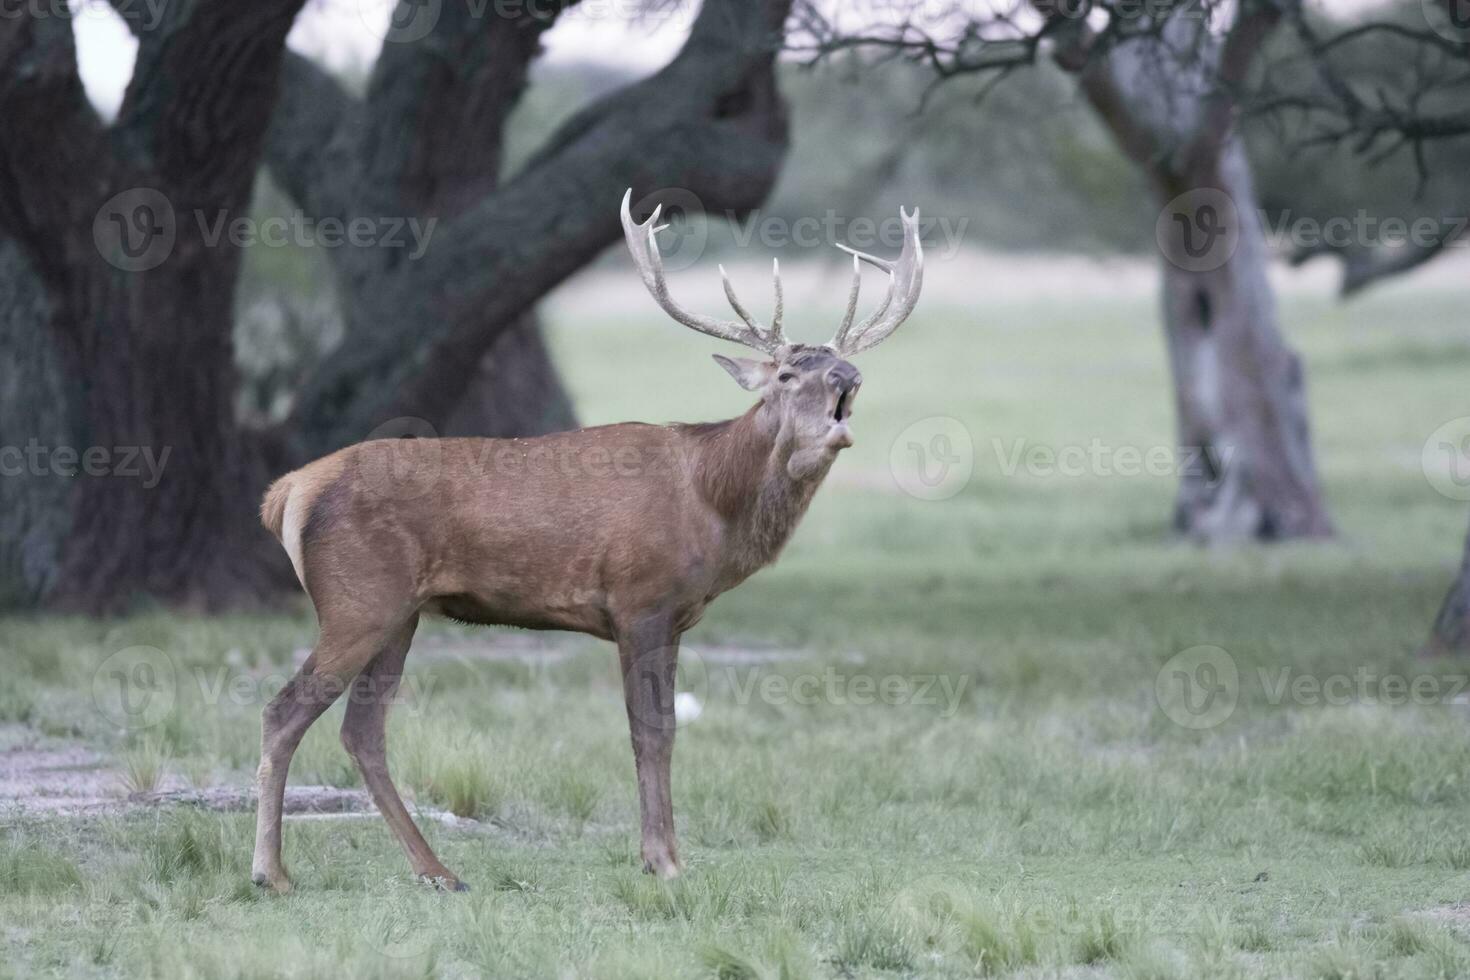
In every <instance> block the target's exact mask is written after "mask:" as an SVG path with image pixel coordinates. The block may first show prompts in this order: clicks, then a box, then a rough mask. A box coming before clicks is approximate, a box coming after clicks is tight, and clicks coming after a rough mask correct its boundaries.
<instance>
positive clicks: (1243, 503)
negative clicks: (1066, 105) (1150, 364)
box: [1058, 5, 1332, 542]
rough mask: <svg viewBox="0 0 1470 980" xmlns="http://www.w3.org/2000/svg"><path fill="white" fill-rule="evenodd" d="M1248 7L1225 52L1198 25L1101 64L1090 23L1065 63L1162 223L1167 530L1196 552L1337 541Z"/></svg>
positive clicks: (1124, 48)
mask: <svg viewBox="0 0 1470 980" xmlns="http://www.w3.org/2000/svg"><path fill="white" fill-rule="evenodd" d="M1275 16H1276V15H1275V12H1274V10H1273V9H1272V8H1269V7H1261V6H1249V5H1244V6H1243V7H1242V10H1241V12H1240V14H1239V15H1238V17H1237V20H1236V22H1235V24H1234V25H1233V26H1232V28H1231V30H1230V32H1229V33H1228V35H1227V36H1226V38H1225V39H1224V41H1223V42H1221V41H1217V40H1216V39H1214V38H1213V37H1211V36H1210V35H1208V34H1207V33H1206V34H1202V33H1199V32H1201V31H1203V30H1204V27H1203V22H1202V21H1200V20H1199V19H1198V18H1191V17H1173V18H1170V19H1169V21H1168V22H1167V23H1166V25H1165V27H1164V30H1163V32H1162V35H1161V36H1160V37H1156V38H1155V37H1139V38H1135V39H1130V40H1128V41H1124V42H1121V43H1117V44H1115V45H1114V46H1112V47H1110V48H1108V49H1106V50H1104V51H1098V50H1095V49H1092V48H1089V46H1088V45H1089V44H1096V43H1099V42H1097V41H1096V39H1094V38H1092V37H1091V36H1090V35H1089V34H1088V33H1087V28H1086V26H1085V25H1072V26H1071V30H1072V32H1073V33H1072V35H1071V37H1070V38H1069V39H1068V40H1067V42H1066V43H1064V44H1063V45H1062V47H1061V48H1060V51H1059V56H1058V60H1059V61H1060V62H1061V64H1062V65H1063V67H1066V68H1069V69H1071V70H1075V71H1076V72H1077V73H1078V79H1079V82H1080V84H1081V86H1082V89H1083V92H1084V94H1085V95H1086V96H1087V98H1088V101H1089V102H1090V103H1091V104H1092V106H1093V108H1094V110H1095V111H1096V112H1097V114H1098V116H1099V118H1100V119H1101V120H1102V121H1103V123H1104V124H1105V125H1106V126H1107V127H1108V129H1109V130H1110V131H1111V132H1112V134H1113V136H1114V138H1115V139H1116V140H1117V142H1118V145H1119V146H1120V147H1121V148H1122V150H1123V151H1124V152H1125V153H1126V154H1127V155H1128V156H1129V157H1130V158H1131V159H1132V160H1133V161H1134V162H1135V163H1136V164H1138V166H1139V167H1140V168H1142V169H1143V170H1144V172H1145V173H1146V174H1147V175H1148V177H1149V180H1150V183H1151V184H1152V186H1153V187H1154V189H1155V191H1156V193H1157V195H1158V203H1159V205H1160V207H1161V208H1162V209H1163V213H1162V215H1161V218H1160V226H1159V228H1160V234H1159V239H1160V242H1159V244H1160V248H1161V252H1162V254H1163V264H1162V268H1163V279H1164V289H1163V310H1164V329H1165V335H1166V337H1167V339H1168V345H1169V362H1170V367H1171V369H1172V374H1173V381H1174V404H1175V409H1176V413H1177V420H1178V431H1179V442H1180V449H1181V450H1182V453H1181V467H1182V472H1181V474H1180V484H1179V493H1178V497H1177V501H1176V506H1175V514H1174V523H1175V526H1176V527H1177V528H1178V529H1179V530H1180V531H1181V532H1183V533H1185V534H1188V535H1190V536H1192V537H1195V538H1197V539H1199V540H1203V541H1211V542H1214V541H1228V540H1235V539H1242V538H1257V539H1276V538H1290V537H1310V536H1317V535H1326V534H1331V533H1332V525H1331V522H1330V521H1329V520H1328V517H1327V513H1326V509H1325V507H1324V506H1323V502H1322V492H1321V488H1320V486H1319V483H1318V480H1317V472H1316V465H1315V463H1314V462H1313V456H1312V447H1311V436H1310V430H1309V427H1308V424H1307V399H1306V392H1305V381H1304V372H1303V370H1302V365H1301V360H1300V358H1299V357H1298V356H1297V355H1296V354H1295V353H1294V352H1293V351H1292V350H1291V349H1290V348H1289V347H1287V345H1286V342H1285V340H1284V339H1283V337H1282V335H1281V330H1280V327H1279V325H1278V323H1277V314H1276V303H1275V298H1274V296H1273V293H1272V290H1271V285H1270V282H1269V281H1268V279H1267V276H1266V270H1267V262H1268V253H1267V248H1266V240H1265V234H1264V229H1263V227H1262V224H1261V220H1260V215H1259V212H1258V210H1257V206H1256V198H1255V191H1254V188H1253V186H1252V181H1251V174H1250V164H1249V162H1248V161H1247V159H1246V156H1245V152H1244V149H1243V147H1242V144H1241V141H1240V139H1239V137H1238V136H1237V135H1236V134H1235V132H1234V126H1233V114H1234V106H1233V104H1232V103H1231V101H1230V92H1231V91H1232V89H1233V88H1234V87H1235V86H1236V85H1238V83H1239V81H1240V79H1241V78H1243V76H1244V73H1245V70H1246V68H1247V66H1248V65H1249V62H1250V58H1251V56H1252V53H1253V52H1254V50H1255V49H1256V48H1257V47H1258V46H1259V44H1260V42H1261V40H1262V38H1263V37H1264V36H1265V35H1266V33H1267V32H1269V30H1270V28H1271V26H1272V25H1273V24H1274V22H1275Z"/></svg>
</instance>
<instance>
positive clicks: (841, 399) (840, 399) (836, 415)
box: [832, 391, 852, 422]
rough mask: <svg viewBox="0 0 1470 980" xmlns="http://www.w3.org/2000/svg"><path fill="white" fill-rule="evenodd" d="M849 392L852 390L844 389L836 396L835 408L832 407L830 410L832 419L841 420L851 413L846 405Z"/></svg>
mask: <svg viewBox="0 0 1470 980" xmlns="http://www.w3.org/2000/svg"><path fill="white" fill-rule="evenodd" d="M851 394H852V392H850V391H844V392H843V393H842V394H840V395H838V396H837V408H836V409H834V410H833V412H832V421H834V422H841V421H842V420H843V419H845V418H846V417H847V416H849V415H851V414H852V412H851V410H849V409H848V407H847V402H848V398H849V396H850V395H851Z"/></svg>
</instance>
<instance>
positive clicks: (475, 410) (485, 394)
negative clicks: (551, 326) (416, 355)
mask: <svg viewBox="0 0 1470 980" xmlns="http://www.w3.org/2000/svg"><path fill="white" fill-rule="evenodd" d="M576 426H577V414H576V412H575V411H574V410H573V408H572V401H571V399H570V398H569V397H568V396H567V393H566V390H565V389H564V388H563V387H562V383H561V378H560V376H558V375H557V373H556V366H555V365H554V364H552V362H551V353H550V351H548V350H547V349H546V342H545V340H544V339H543V338H542V336H541V325H540V323H539V322H538V320H537V318H536V317H534V316H526V317H522V318H521V319H520V321H519V322H518V323H516V325H515V326H513V327H511V328H510V329H509V330H507V331H505V332H504V333H502V334H501V335H500V337H499V338H498V339H497V340H496V341H495V342H494V343H493V344H491V345H490V350H489V351H488V352H486V354H485V356H484V357H482V358H481V359H480V369H479V371H477V372H476V374H475V378H474V380H473V381H471V382H470V386H469V390H468V391H466V392H465V396H464V397H463V398H461V399H460V402H459V405H458V406H456V407H455V409H454V411H453V412H452V413H451V414H450V416H449V419H448V421H446V422H445V423H444V434H445V435H447V436H484V437H488V438H492V439H504V438H509V437H511V436H534V435H541V434H543V433H547V432H561V431H564V430H566V429H574V428H576Z"/></svg>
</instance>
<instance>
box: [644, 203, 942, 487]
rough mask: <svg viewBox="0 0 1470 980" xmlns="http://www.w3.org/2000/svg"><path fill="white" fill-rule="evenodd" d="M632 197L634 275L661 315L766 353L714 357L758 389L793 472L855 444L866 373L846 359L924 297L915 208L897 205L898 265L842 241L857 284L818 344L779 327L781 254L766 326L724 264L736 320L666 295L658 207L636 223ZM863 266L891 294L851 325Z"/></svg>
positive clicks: (883, 335) (804, 471) (802, 472)
mask: <svg viewBox="0 0 1470 980" xmlns="http://www.w3.org/2000/svg"><path fill="white" fill-rule="evenodd" d="M632 196H633V191H632V188H629V189H628V191H627V193H625V194H624V195H623V206H622V221H623V237H624V238H625V239H626V240H627V243H628V251H629V252H631V253H632V255H633V262H634V264H635V265H636V266H637V267H638V273H639V275H640V276H642V277H643V284H644V285H645V286H647V287H648V291H649V292H650V293H651V294H653V298H654V300H655V301H657V302H658V305H659V306H661V307H663V309H664V312H666V313H668V314H669V316H671V317H673V319H674V320H675V321H677V322H679V323H682V324H683V325H684V326H686V327H689V328H691V329H693V330H698V331H699V332H700V333H703V334H708V335H709V336H711V337H718V338H720V339H721V340H729V341H733V342H734V343H737V344H743V345H744V346H746V347H750V348H752V349H754V350H757V351H760V352H761V353H763V354H765V355H766V357H765V358H763V359H759V360H757V359H751V358H744V357H726V356H724V355H723V354H716V355H714V359H715V361H716V363H718V364H719V365H720V366H721V367H723V368H724V369H725V370H726V371H728V372H729V373H730V376H731V377H732V378H734V379H735V381H736V383H737V384H739V385H740V386H741V387H742V388H745V389H746V390H747V391H754V392H758V393H759V394H760V397H761V402H762V408H763V409H764V411H765V412H766V413H767V415H768V416H769V418H770V420H771V422H772V424H773V425H774V426H775V427H776V428H777V430H778V432H779V434H780V435H779V440H780V441H784V442H785V443H786V444H787V446H788V447H789V449H790V451H791V455H790V457H789V462H788V464H787V469H788V471H789V473H790V475H791V476H792V477H793V478H797V479H800V478H802V477H803V476H806V475H809V474H811V473H813V472H815V471H816V470H817V469H818V468H822V469H824V468H825V467H824V466H823V465H822V464H823V463H824V462H830V461H831V459H832V457H833V456H834V455H835V454H836V453H837V452H838V451H840V450H842V449H845V448H847V447H848V446H851V445H852V433H851V430H850V429H849V427H848V420H849V419H850V418H851V417H852V410H853V403H854V402H855V401H856V399H857V394H858V389H859V388H860V387H861V386H862V383H863V376H862V373H861V372H859V371H858V369H857V368H856V367H854V366H853V365H852V364H851V363H850V362H849V361H848V360H847V358H849V357H852V356H853V355H855V354H859V353H861V352H863V351H865V350H870V349H872V348H873V347H876V346H877V345H878V344H880V343H882V342H883V341H884V340H886V339H887V338H888V337H889V336H890V335H891V334H892V333H893V332H894V331H895V330H897V329H898V328H899V325H900V324H902V323H903V322H904V320H906V319H908V316H909V314H910V313H912V312H913V309H914V304H916V303H917V302H918V301H919V290H920V288H921V287H922V286H923V281H924V249H923V245H922V243H921V242H920V241H919V211H918V209H917V208H915V209H914V211H913V213H912V214H909V213H907V212H904V211H903V210H902V209H900V210H899V214H900V216H901V217H902V219H903V251H902V253H901V254H900V255H899V257H898V260H897V261H896V262H889V261H887V260H885V259H880V258H878V257H876V256H873V255H868V254H867V253H865V252H859V251H856V250H854V249H851V248H848V247H847V246H846V245H841V244H839V245H838V246H837V247H838V248H840V249H842V250H843V251H845V252H848V253H850V254H851V255H852V286H851V288H850V289H849V290H848V294H847V312H846V314H845V315H844V316H843V318H842V323H841V325H840V326H839V327H838V328H837V332H836V334H834V335H833V337H832V339H831V340H829V341H828V342H827V343H825V344H822V345H821V346H817V347H814V346H810V345H808V344H794V343H791V342H790V341H788V340H787V339H786V337H785V335H784V334H782V332H781V313H782V299H781V265H780V261H779V260H772V263H771V269H772V276H773V278H774V280H775V291H776V307H775V312H774V313H773V314H772V316H771V322H770V325H769V326H767V325H765V324H763V323H761V322H760V321H759V320H757V319H756V318H755V317H753V316H751V314H750V312H749V311H748V310H746V308H745V306H744V305H743V304H742V303H741V302H740V298H739V297H738V296H736V295H735V288H734V287H733V286H732V285H731V284H730V277H729V276H728V275H727V274H726V273H725V267H724V266H720V267H719V269H720V278H721V280H722V281H723V282H724V285H725V297H726V298H727V299H728V300H729V301H730V306H731V307H732V308H733V309H734V310H735V313H736V315H737V316H739V317H740V320H739V321H735V320H720V319H717V318H715V317H710V316H705V315H703V314H700V313H692V312H690V311H688V310H686V309H684V308H683V307H682V306H680V305H679V304H678V303H677V302H675V301H674V298H673V297H672V296H671V295H670V294H669V286H668V282H667V281H666V280H665V278H664V269H663V259H662V257H661V256H660V254H659V250H658V242H657V241H656V239H655V238H654V236H655V234H656V233H657V232H659V231H660V230H662V227H663V226H660V225H659V224H658V218H659V213H660V211H661V210H662V206H659V207H657V208H654V211H653V214H652V216H650V217H649V219H648V220H647V221H645V222H643V223H642V224H639V223H638V222H636V221H634V220H633V215H632V212H631V210H630V202H631V200H632ZM861 262H868V263H869V264H871V265H874V266H877V267H878V268H879V269H882V270H883V271H884V272H886V273H888V292H887V295H886V296H884V298H883V301H882V303H880V304H879V306H878V308H877V309H876V310H874V311H873V312H872V313H871V314H870V315H869V316H868V317H867V318H866V319H864V320H863V321H862V322H860V323H857V324H856V325H854V323H853V321H854V319H855V317H856V314H857V303H858V292H859V290H860V289H861V287H862V267H861V264H860V263H861Z"/></svg>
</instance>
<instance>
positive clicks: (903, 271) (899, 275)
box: [827, 208, 924, 357]
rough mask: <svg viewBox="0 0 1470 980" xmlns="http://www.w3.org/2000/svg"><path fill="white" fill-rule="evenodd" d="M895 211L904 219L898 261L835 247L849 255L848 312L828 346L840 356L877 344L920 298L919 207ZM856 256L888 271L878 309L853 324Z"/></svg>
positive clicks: (857, 269) (859, 282)
mask: <svg viewBox="0 0 1470 980" xmlns="http://www.w3.org/2000/svg"><path fill="white" fill-rule="evenodd" d="M898 214H899V217H901V218H902V219H903V252H901V253H900V254H899V256H898V261H897V262H889V261H888V260H887V259H880V258H878V257H877V256H876V255H869V254H868V253H866V252H859V251H857V250H856V249H852V248H848V247H847V246H846V245H842V244H839V245H838V246H837V247H838V248H840V249H842V250H843V251H844V252H849V253H851V255H852V289H851V290H850V291H849V292H848V294H847V314H846V315H845V316H844V317H843V318H842V325H841V326H840V327H838V328H837V333H836V334H835V335H834V336H833V337H832V339H831V340H829V341H828V342H827V346H828V347H830V348H832V349H833V350H834V351H836V352H837V353H838V354H841V355H842V356H843V357H851V356H853V355H854V354H861V353H862V352H863V351H865V350H871V349H873V348H874V347H877V346H878V345H879V344H881V343H882V342H883V341H884V340H886V339H887V338H888V336H889V335H890V334H892V333H893V331H895V330H897V329H898V328H899V326H900V325H902V323H903V321H905V320H907V319H908V317H909V314H910V313H912V312H913V311H914V304H915V303H917V302H918V301H919V290H920V289H922V288H923V285H924V244H923V242H921V241H919V209H918V208H914V213H913V214H906V213H905V212H904V210H903V208H899V209H898ZM859 259H861V260H862V261H863V262H867V263H869V264H871V265H875V266H877V267H878V268H880V269H882V270H883V271H884V272H886V273H888V293H887V295H886V296H884V297H883V302H882V303H880V304H879V305H878V308H877V309H876V310H874V311H873V312H872V313H871V314H870V315H869V316H868V318H867V319H866V320H864V321H863V322H862V323H859V324H858V325H857V326H856V327H854V326H853V325H852V318H853V314H855V313H856V312H857V300H858V290H859V289H860V288H861V287H862V282H863V280H862V268H861V266H859V264H858V260H859Z"/></svg>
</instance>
